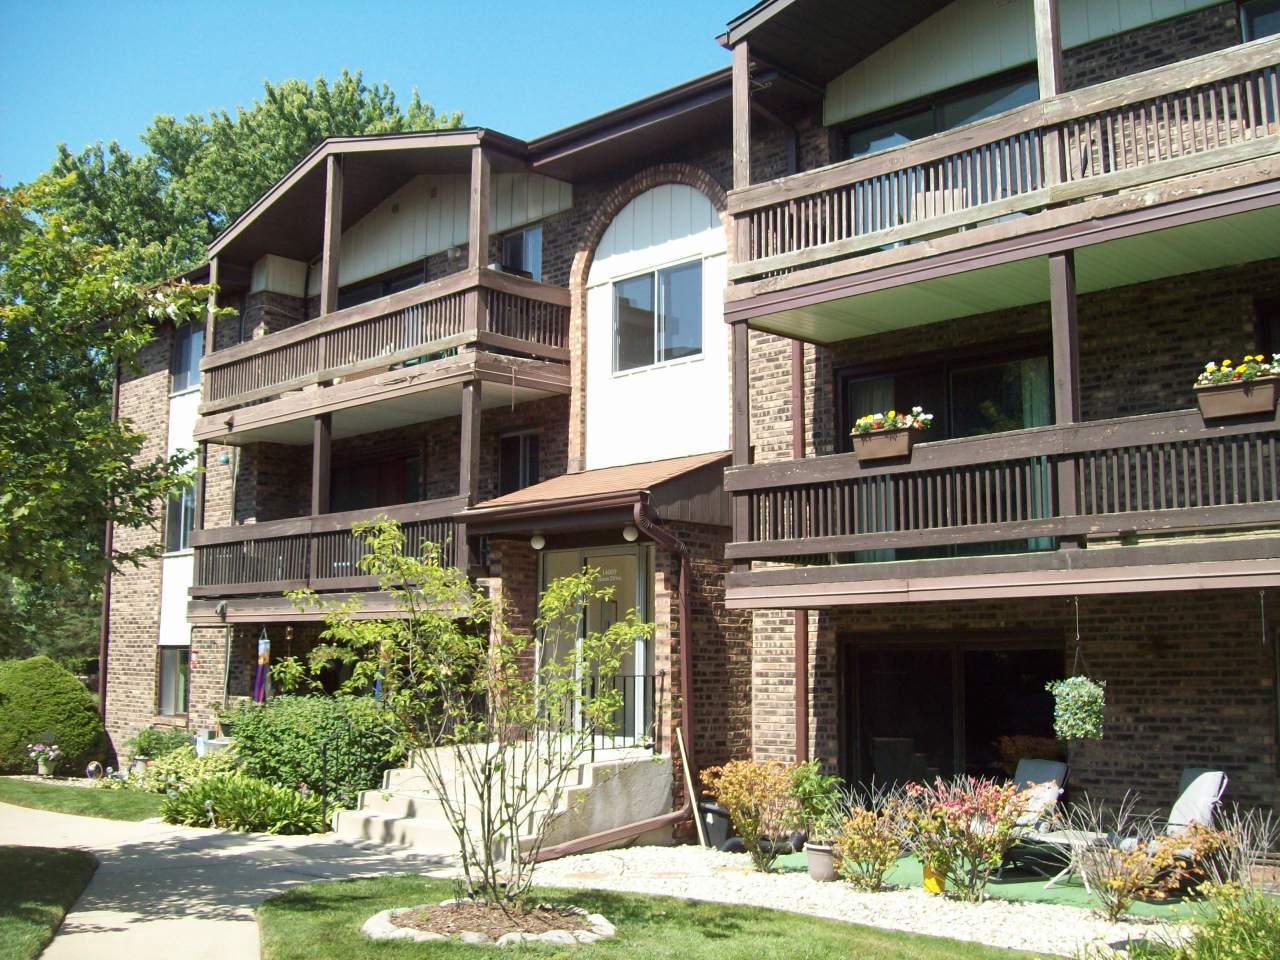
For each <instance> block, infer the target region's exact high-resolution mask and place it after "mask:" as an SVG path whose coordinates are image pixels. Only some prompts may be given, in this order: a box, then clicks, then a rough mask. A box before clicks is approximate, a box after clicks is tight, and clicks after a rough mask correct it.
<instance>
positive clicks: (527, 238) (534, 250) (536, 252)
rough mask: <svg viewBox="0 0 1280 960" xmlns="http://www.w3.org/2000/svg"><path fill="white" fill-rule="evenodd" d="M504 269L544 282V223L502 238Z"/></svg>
mask: <svg viewBox="0 0 1280 960" xmlns="http://www.w3.org/2000/svg"><path fill="white" fill-rule="evenodd" d="M502 269H503V270H505V271H506V272H507V273H519V274H523V275H525V276H527V277H528V278H529V279H530V280H537V281H538V282H539V283H541V282H542V225H541V224H539V225H537V226H534V227H525V228H524V229H523V230H517V231H516V232H515V233H508V234H507V235H506V236H505V237H503V238H502Z"/></svg>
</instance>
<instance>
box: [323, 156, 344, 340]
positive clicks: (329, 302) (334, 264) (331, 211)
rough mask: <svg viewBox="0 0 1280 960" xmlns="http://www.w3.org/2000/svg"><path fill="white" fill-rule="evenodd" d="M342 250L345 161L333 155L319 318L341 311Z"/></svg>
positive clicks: (328, 167) (328, 181)
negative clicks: (340, 278) (339, 303)
mask: <svg viewBox="0 0 1280 960" xmlns="http://www.w3.org/2000/svg"><path fill="white" fill-rule="evenodd" d="M341 249H342V158H341V157H340V156H338V155H337V154H330V155H329V156H328V158H327V159H326V162H325V181H324V249H323V250H322V251H321V259H320V315H321V316H322V317H323V316H328V315H329V314H331V313H333V312H334V311H335V310H337V309H338V265H339V258H340V254H341Z"/></svg>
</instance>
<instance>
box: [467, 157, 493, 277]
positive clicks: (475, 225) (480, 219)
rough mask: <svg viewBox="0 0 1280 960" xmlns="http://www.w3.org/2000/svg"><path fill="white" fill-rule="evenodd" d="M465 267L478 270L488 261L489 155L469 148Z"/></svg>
mask: <svg viewBox="0 0 1280 960" xmlns="http://www.w3.org/2000/svg"><path fill="white" fill-rule="evenodd" d="M468 216H469V220H468V231H467V265H468V266H469V267H470V268H471V269H472V270H478V269H480V267H482V266H484V264H485V262H486V261H487V260H488V259H489V154H488V153H486V152H485V149H484V147H481V146H475V147H472V148H471V206H470V212H469V214H468Z"/></svg>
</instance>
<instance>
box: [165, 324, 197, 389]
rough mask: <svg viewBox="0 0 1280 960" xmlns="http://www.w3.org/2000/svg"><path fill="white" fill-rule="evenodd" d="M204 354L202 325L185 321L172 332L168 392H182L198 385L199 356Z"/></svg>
mask: <svg viewBox="0 0 1280 960" xmlns="http://www.w3.org/2000/svg"><path fill="white" fill-rule="evenodd" d="M202 356H204V327H203V326H201V325H200V324H197V323H185V324H183V325H182V326H180V327H177V328H176V329H175V330H174V333H173V356H172V358H171V359H170V361H169V392H170V393H182V392H183V391H185V390H191V389H193V388H195V387H198V386H200V358H201V357H202Z"/></svg>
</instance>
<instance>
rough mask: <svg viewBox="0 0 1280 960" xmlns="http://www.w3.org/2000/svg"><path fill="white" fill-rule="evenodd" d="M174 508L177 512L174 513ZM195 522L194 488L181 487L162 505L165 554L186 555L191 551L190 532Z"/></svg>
mask: <svg viewBox="0 0 1280 960" xmlns="http://www.w3.org/2000/svg"><path fill="white" fill-rule="evenodd" d="M175 508H176V509H177V511H178V512H176V513H175V512H174V511H175ZM175 521H176V523H177V526H176V527H175V525H174V524H175ZM195 522H196V489H195V487H193V486H188V487H183V488H182V489H181V490H178V491H175V492H174V493H171V494H170V495H169V497H168V499H167V500H166V501H165V505H164V552H165V553H166V554H173V553H186V552H187V551H188V550H190V549H191V531H193V530H194V529H195ZM175 540H176V541H177V545H176V546H175V545H174V541H175Z"/></svg>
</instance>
